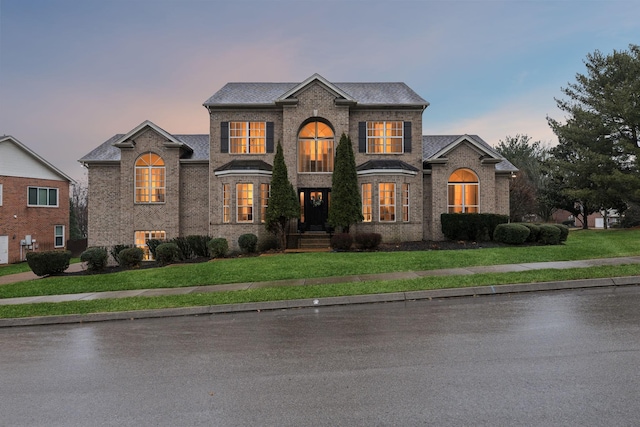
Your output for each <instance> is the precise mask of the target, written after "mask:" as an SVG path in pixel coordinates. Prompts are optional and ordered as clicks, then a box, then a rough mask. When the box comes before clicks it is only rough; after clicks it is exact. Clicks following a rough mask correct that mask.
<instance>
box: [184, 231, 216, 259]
mask: <svg viewBox="0 0 640 427" xmlns="http://www.w3.org/2000/svg"><path fill="white" fill-rule="evenodd" d="M209 240H211V238H210V237H209V236H195V235H192V236H187V242H188V243H189V247H190V248H191V251H192V252H193V255H194V256H196V257H208V256H209V248H208V247H207V243H209Z"/></svg>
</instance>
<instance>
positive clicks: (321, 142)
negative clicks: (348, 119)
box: [298, 121, 334, 172]
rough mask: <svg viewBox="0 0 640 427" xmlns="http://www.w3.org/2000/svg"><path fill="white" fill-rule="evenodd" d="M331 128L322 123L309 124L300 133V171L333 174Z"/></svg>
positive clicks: (332, 137)
mask: <svg viewBox="0 0 640 427" xmlns="http://www.w3.org/2000/svg"><path fill="white" fill-rule="evenodd" d="M333 141H334V135H333V130H332V129H331V127H330V126H329V125H328V124H326V123H323V122H320V121H313V122H309V123H307V124H306V125H304V126H303V127H302V129H300V133H298V171H299V172H333Z"/></svg>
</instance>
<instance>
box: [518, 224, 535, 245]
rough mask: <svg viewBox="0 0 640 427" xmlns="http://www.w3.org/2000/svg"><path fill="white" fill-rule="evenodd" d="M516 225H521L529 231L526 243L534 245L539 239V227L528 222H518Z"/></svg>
mask: <svg viewBox="0 0 640 427" xmlns="http://www.w3.org/2000/svg"><path fill="white" fill-rule="evenodd" d="M518 224H522V225H524V226H525V227H527V228H528V229H529V236H528V237H527V242H529V243H535V242H537V241H538V240H539V239H540V226H539V225H536V224H532V223H530V222H519V223H518Z"/></svg>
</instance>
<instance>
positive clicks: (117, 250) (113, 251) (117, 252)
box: [109, 245, 134, 265]
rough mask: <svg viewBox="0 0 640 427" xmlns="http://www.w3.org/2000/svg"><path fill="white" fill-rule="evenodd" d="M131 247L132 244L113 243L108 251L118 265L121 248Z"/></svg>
mask: <svg viewBox="0 0 640 427" xmlns="http://www.w3.org/2000/svg"><path fill="white" fill-rule="evenodd" d="M133 247H134V246H133V245H114V246H113V247H112V248H111V250H110V251H109V253H110V254H111V257H112V258H113V260H114V261H115V262H116V263H118V265H120V258H119V257H118V256H119V255H120V252H122V250H123V249H129V248H133Z"/></svg>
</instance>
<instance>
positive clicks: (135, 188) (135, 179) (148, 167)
mask: <svg viewBox="0 0 640 427" xmlns="http://www.w3.org/2000/svg"><path fill="white" fill-rule="evenodd" d="M149 153H152V154H155V155H156V156H158V157H160V159H162V163H163V166H154V165H145V166H136V164H135V162H134V167H133V174H134V175H133V203H134V204H136V205H162V204H165V203H167V166H166V164H165V163H164V157H162V156H161V155H159V154H157V153H153V152H149ZM149 153H143V154H141V155H140V156H138V157H137V158H136V162H137V161H138V159H140V157H142V156H144V155H147V154H149ZM153 169H163V170H164V172H163V173H162V176H163V182H162V184H163V185H162V186H161V187H153V173H152V172H153ZM138 170H147V171H148V172H147V173H148V174H147V177H148V178H147V183H146V185H144V186H143V185H139V182H138ZM138 189H146V190H148V191H149V201H138V195H137V193H138ZM154 190H162V201H161V202H157V201H153V191H154Z"/></svg>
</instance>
